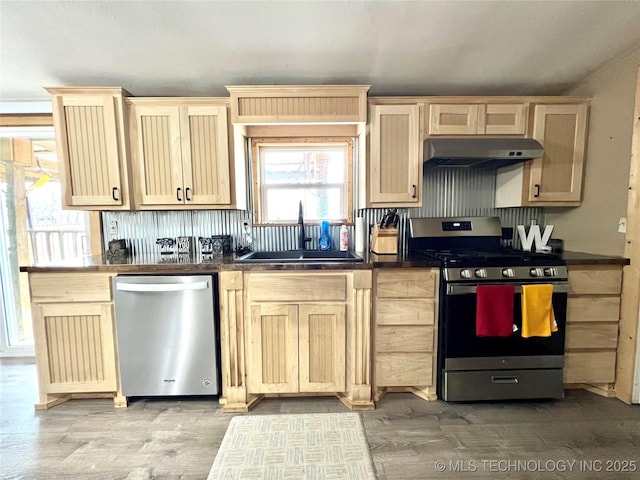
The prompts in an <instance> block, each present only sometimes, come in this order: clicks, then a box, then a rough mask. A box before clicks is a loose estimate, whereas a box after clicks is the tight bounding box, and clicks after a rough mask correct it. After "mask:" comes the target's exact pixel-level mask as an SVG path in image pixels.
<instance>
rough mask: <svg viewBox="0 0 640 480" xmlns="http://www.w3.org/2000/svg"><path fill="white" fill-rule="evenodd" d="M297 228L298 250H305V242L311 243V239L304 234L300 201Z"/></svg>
mask: <svg viewBox="0 0 640 480" xmlns="http://www.w3.org/2000/svg"><path fill="white" fill-rule="evenodd" d="M298 226H299V227H300V232H299V233H298V250H306V249H307V242H310V241H311V237H307V236H306V235H305V233H304V219H303V218H302V200H300V206H299V208H298Z"/></svg>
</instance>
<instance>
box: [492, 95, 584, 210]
mask: <svg viewBox="0 0 640 480" xmlns="http://www.w3.org/2000/svg"><path fill="white" fill-rule="evenodd" d="M588 115H589V105H588V104H586V103H579V104H559V105H535V106H534V114H533V130H532V134H531V136H532V137H533V138H535V139H536V140H538V141H539V142H540V143H541V144H542V146H543V147H544V155H543V156H542V158H536V159H534V160H530V161H527V162H524V163H521V164H518V165H514V166H511V167H506V168H502V169H499V170H498V174H497V178H496V207H498V208H500V207H521V206H541V207H542V206H578V205H580V200H581V193H582V176H583V166H584V157H585V149H586V142H587V123H588Z"/></svg>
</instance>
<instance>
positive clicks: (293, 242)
mask: <svg viewBox="0 0 640 480" xmlns="http://www.w3.org/2000/svg"><path fill="white" fill-rule="evenodd" d="M495 181H496V176H495V171H494V170H482V169H472V168H435V169H426V170H425V173H424V188H423V192H424V194H423V202H422V204H423V206H422V208H405V209H399V211H398V213H399V214H400V224H399V229H400V232H399V233H400V238H402V239H404V244H403V247H404V246H406V227H407V219H408V218H418V217H449V216H471V217H475V216H498V217H500V220H501V222H502V226H503V227H514V228H515V226H516V225H529V224H530V223H531V222H532V221H535V222H536V223H539V224H544V210H543V209H542V208H494V207H493V204H494V191H495ZM384 212H385V209H364V210H358V211H357V212H356V216H359V217H365V224H367V225H371V224H374V223H375V222H376V221H379V220H380V219H381V218H382V215H383V214H384ZM244 219H249V220H250V221H251V220H252V213H251V212H246V211H242V210H193V211H157V212H103V214H102V222H103V231H104V232H105V235H104V238H105V249H106V247H107V245H108V241H109V240H113V239H116V238H125V239H127V240H128V241H129V242H130V246H131V247H132V250H133V252H135V253H136V254H143V255H154V254H159V253H160V247H159V246H158V245H156V244H155V241H156V239H157V238H162V237H173V238H175V237H178V236H192V237H195V246H196V248H197V249H198V250H199V248H200V244H199V243H198V241H197V239H198V237H210V236H212V235H231V237H232V239H233V247H234V248H235V247H236V246H238V245H242V246H246V245H247V241H246V239H245V236H244V233H243V229H242V221H243V220H244ZM112 222H117V234H115V235H113V234H111V233H110V225H111V223H112ZM339 230H340V227H339V226H338V225H334V226H332V227H331V229H330V234H331V238H332V240H333V244H334V249H337V244H338V243H337V242H338V239H339V236H338V234H339ZM353 230H354V229H353V227H349V240H350V242H349V244H350V245H352V246H353V245H354V238H353ZM251 234H252V237H253V240H254V243H253V249H254V250H258V251H260V250H292V249H295V248H297V238H298V237H297V235H298V227H297V226H287V227H252V229H251ZM306 234H307V236H308V237H311V238H312V240H311V242H310V243H309V244H307V245H308V248H309V249H317V248H318V238H319V237H320V227H319V226H318V225H309V226H307V228H306ZM367 248H368V243H367Z"/></svg>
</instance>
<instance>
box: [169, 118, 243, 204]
mask: <svg viewBox="0 0 640 480" xmlns="http://www.w3.org/2000/svg"><path fill="white" fill-rule="evenodd" d="M180 117H181V118H180V120H181V129H180V131H181V136H182V159H183V165H182V172H183V178H184V199H185V203H187V204H195V205H226V204H229V203H231V187H230V178H229V142H228V137H227V133H228V132H227V108H226V107H225V106H185V107H181V108H180Z"/></svg>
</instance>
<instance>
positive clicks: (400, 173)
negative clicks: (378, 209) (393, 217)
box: [369, 105, 422, 207]
mask: <svg viewBox="0 0 640 480" xmlns="http://www.w3.org/2000/svg"><path fill="white" fill-rule="evenodd" d="M371 117H372V118H371V172H370V186H371V188H370V195H369V200H370V202H371V204H373V206H383V205H385V204H390V205H397V206H416V207H417V206H420V205H421V204H422V156H421V152H422V138H421V135H420V107H419V106H418V105H373V106H372V107H371Z"/></svg>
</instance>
